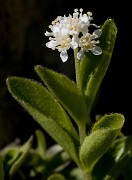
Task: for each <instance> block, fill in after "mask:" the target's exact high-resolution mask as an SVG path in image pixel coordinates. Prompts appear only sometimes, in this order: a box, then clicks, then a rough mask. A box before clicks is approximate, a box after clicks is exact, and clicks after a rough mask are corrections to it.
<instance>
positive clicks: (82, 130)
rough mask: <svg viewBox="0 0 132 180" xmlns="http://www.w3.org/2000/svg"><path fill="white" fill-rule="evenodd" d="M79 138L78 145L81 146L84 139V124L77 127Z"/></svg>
mask: <svg viewBox="0 0 132 180" xmlns="http://www.w3.org/2000/svg"><path fill="white" fill-rule="evenodd" d="M79 137H80V143H81V144H82V143H83V141H84V139H85V137H86V125H85V124H82V125H80V126H79Z"/></svg>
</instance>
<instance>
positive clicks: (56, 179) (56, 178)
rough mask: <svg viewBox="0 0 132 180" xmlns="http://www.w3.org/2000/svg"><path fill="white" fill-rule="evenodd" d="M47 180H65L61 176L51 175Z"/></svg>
mask: <svg viewBox="0 0 132 180" xmlns="http://www.w3.org/2000/svg"><path fill="white" fill-rule="evenodd" d="M47 180H65V178H64V176H62V175H61V174H53V175H51V176H50V177H48V179H47Z"/></svg>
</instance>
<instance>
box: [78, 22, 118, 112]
mask: <svg viewBox="0 0 132 180" xmlns="http://www.w3.org/2000/svg"><path fill="white" fill-rule="evenodd" d="M116 35H117V27H116V25H115V22H114V21H113V20H112V19H108V20H106V21H105V23H104V24H103V26H102V35H101V37H100V39H99V40H100V44H99V45H100V47H101V48H102V51H103V52H102V54H101V55H99V56H95V55H93V54H92V53H91V52H88V53H86V56H85V57H84V59H82V61H81V63H80V74H81V78H82V80H81V82H82V89H83V90H84V91H85V95H86V98H87V107H88V110H89V112H90V110H91V108H92V105H93V103H94V100H95V97H96V95H97V92H98V89H99V87H100V85H101V82H102V80H103V78H104V76H105V74H106V71H107V69H108V66H109V63H110V60H111V57H112V53H113V48H114V45H115V40H116Z"/></svg>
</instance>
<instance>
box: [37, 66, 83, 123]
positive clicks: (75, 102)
mask: <svg viewBox="0 0 132 180" xmlns="http://www.w3.org/2000/svg"><path fill="white" fill-rule="evenodd" d="M35 70H36V72H37V73H38V75H39V76H40V78H41V79H42V80H43V82H44V83H45V84H46V86H47V87H48V89H49V90H50V91H51V93H52V94H53V95H54V97H55V98H56V99H57V100H58V101H59V102H60V103H61V104H62V105H63V107H64V108H65V109H66V110H67V112H68V113H69V114H70V115H71V117H72V118H73V119H74V120H75V122H76V123H77V124H78V125H79V124H81V123H83V122H85V121H86V105H85V101H84V96H83V94H82V93H81V91H80V90H79V89H78V87H77V86H76V84H75V83H74V82H73V81H71V80H70V79H69V78H68V77H66V76H65V75H62V74H59V73H57V72H55V71H53V70H50V69H47V68H44V67H42V66H39V65H38V66H36V67H35Z"/></svg>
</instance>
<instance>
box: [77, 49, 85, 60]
mask: <svg viewBox="0 0 132 180" xmlns="http://www.w3.org/2000/svg"><path fill="white" fill-rule="evenodd" d="M83 56H84V51H83V50H82V49H81V50H80V51H79V52H78V53H77V58H78V59H79V60H81V59H82V58H83Z"/></svg>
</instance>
